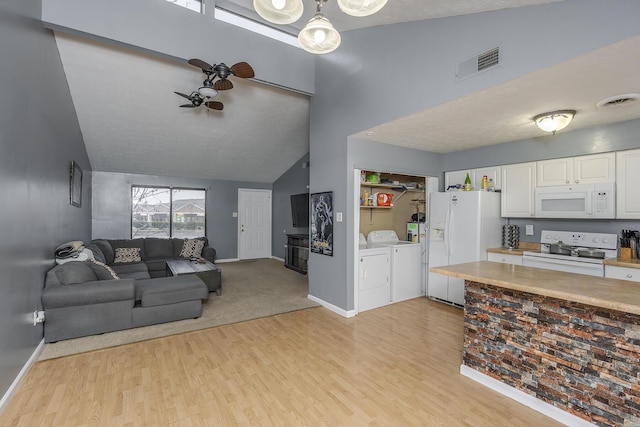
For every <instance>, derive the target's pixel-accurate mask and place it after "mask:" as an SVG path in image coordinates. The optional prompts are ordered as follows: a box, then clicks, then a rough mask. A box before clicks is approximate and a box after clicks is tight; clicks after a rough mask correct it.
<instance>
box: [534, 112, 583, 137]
mask: <svg viewBox="0 0 640 427" xmlns="http://www.w3.org/2000/svg"><path fill="white" fill-rule="evenodd" d="M575 115H576V110H558V111H552V112H550V113H542V114H538V115H537V116H535V117H534V118H533V121H534V122H536V124H537V125H538V127H539V128H540V129H541V130H543V131H545V132H551V133H553V134H554V135H555V134H556V132H557V131H559V130H562V129H564V128H566V127H567V126H569V123H571V120H573V116H575Z"/></svg>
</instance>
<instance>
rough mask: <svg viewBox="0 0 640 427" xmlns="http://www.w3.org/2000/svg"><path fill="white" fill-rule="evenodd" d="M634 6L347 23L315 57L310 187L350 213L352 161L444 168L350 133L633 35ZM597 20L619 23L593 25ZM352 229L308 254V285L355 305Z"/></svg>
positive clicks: (586, 4) (339, 229)
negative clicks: (472, 67) (464, 71)
mask: <svg viewBox="0 0 640 427" xmlns="http://www.w3.org/2000/svg"><path fill="white" fill-rule="evenodd" d="M639 15H640V2H637V1H635V0H611V1H607V2H602V1H598V0H566V1H563V2H558V3H552V4H546V5H541V6H532V7H523V8H516V9H503V10H499V11H495V12H487V13H481V14H474V15H465V16H459V17H451V18H443V19H436V20H429V21H422V22H412V23H407V24H398V25H392V26H383V27H376V28H369V29H363V30H357V31H347V32H344V33H343V34H342V45H341V46H340V48H339V49H338V50H336V51H335V52H334V53H331V54H328V55H322V56H318V57H316V83H315V87H317V88H322V90H318V93H316V95H315V96H313V97H312V98H311V129H310V161H311V164H312V168H311V169H310V186H311V192H316V191H325V190H332V191H334V208H335V210H336V211H337V212H340V211H341V212H347V211H348V210H349V209H350V208H349V206H351V204H352V203H353V197H354V195H353V188H352V187H353V185H352V176H351V174H352V170H353V167H354V165H357V164H360V163H365V162H364V161H363V160H361V159H364V158H368V159H369V160H368V163H375V164H378V165H385V164H389V165H391V166H389V167H384V166H381V167H380V168H381V169H382V168H384V169H386V170H390V171H392V172H393V169H395V167H396V166H395V165H397V164H405V160H406V161H413V160H421V161H422V165H421V166H419V167H418V168H417V169H418V170H412V171H411V172H412V173H414V174H417V175H420V174H424V175H432V174H439V173H440V172H443V171H444V170H446V168H445V164H444V163H445V162H444V158H442V159H441V160H442V163H440V164H439V163H437V161H438V158H437V157H432V156H430V155H429V154H428V153H416V155H417V156H418V157H417V158H414V156H411V155H408V154H407V153H406V151H404V150H402V149H396V150H393V151H390V152H389V151H384V150H383V151H382V152H377V149H376V148H374V144H372V143H364V142H363V143H362V145H358V146H355V145H354V146H353V147H352V146H351V144H349V145H348V144H347V141H348V137H349V136H350V135H352V134H354V133H356V132H359V131H361V130H364V129H368V128H371V127H373V126H376V125H379V124H381V123H385V122H387V121H390V120H393V119H396V118H399V117H402V116H405V115H408V114H412V113H415V112H416V111H421V110H424V109H427V108H429V107H432V106H435V105H438V104H441V103H443V102H446V101H449V100H452V99H456V98H459V97H461V96H464V95H467V94H470V93H473V92H476V91H478V90H481V89H484V88H487V87H490V86H493V85H496V84H499V83H501V82H504V81H508V80H511V79H513V78H516V77H519V76H522V75H525V74H527V73H530V72H532V71H535V70H538V69H541V68H544V67H547V66H549V65H553V64H556V63H558V62H561V61H564V60H567V59H570V58H572V57H575V56H577V55H580V54H583V53H586V52H589V51H592V50H594V49H597V48H600V47H603V46H606V45H608V44H611V43H614V42H617V41H619V40H622V39H625V38H628V37H631V36H634V35H637V34H638V32H639V31H640V27H638V24H637V17H638V16H639ZM603 22H615V23H616V25H607V26H606V27H607V30H606V31H595V30H594V28H602V25H603ZM558 40H561V41H562V42H561V43H559V42H558ZM494 46H500V47H501V52H502V53H503V58H504V61H503V62H502V64H501V66H500V67H497V68H496V69H494V70H492V71H491V72H486V73H482V74H479V75H477V76H475V77H474V78H470V79H466V80H464V81H461V82H459V83H456V82H455V77H454V71H455V64H457V63H458V62H460V61H462V60H465V59H467V58H469V57H471V56H473V55H474V54H477V53H478V52H483V51H484V50H486V49H488V48H491V47H494ZM549 46H553V48H552V49H550V48H549ZM336 74H339V75H340V78H339V79H338V78H335V76H336ZM372 157H375V158H372ZM469 163H473V160H469ZM432 166H435V167H434V169H431V167H432ZM352 217H353V216H352V215H349V216H348V218H352ZM354 232H355V231H354V230H353V224H350V223H349V222H347V223H343V224H341V225H340V226H338V224H336V229H335V230H334V237H335V240H334V246H335V247H334V252H335V255H334V257H332V258H331V257H323V256H322V255H318V254H311V255H310V260H309V293H310V294H311V295H313V296H316V297H318V298H320V299H322V300H325V301H327V302H328V303H331V304H333V305H335V306H337V307H340V308H342V309H346V310H351V309H353V302H352V300H353V292H354V283H353V258H352V255H351V254H352V253H353V251H352V249H351V242H352V241H353V234H354Z"/></svg>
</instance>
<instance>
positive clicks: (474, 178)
mask: <svg viewBox="0 0 640 427" xmlns="http://www.w3.org/2000/svg"><path fill="white" fill-rule="evenodd" d="M501 171H502V167H501V166H492V167H488V168H478V169H471V185H472V186H473V189H474V190H481V189H482V177H483V176H484V175H486V176H487V179H492V180H493V185H494V187H495V189H496V190H500V189H501V188H502V173H501Z"/></svg>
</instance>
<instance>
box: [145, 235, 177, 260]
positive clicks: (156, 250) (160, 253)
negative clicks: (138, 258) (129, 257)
mask: <svg viewBox="0 0 640 427" xmlns="http://www.w3.org/2000/svg"><path fill="white" fill-rule="evenodd" d="M144 256H145V261H146V260H148V259H154V258H170V257H172V256H173V243H172V242H171V239H159V238H157V237H147V238H146V239H144Z"/></svg>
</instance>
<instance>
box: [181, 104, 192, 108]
mask: <svg viewBox="0 0 640 427" xmlns="http://www.w3.org/2000/svg"><path fill="white" fill-rule="evenodd" d="M181 107H182V108H195V107H196V106H195V105H193V104H183V105H181Z"/></svg>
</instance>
